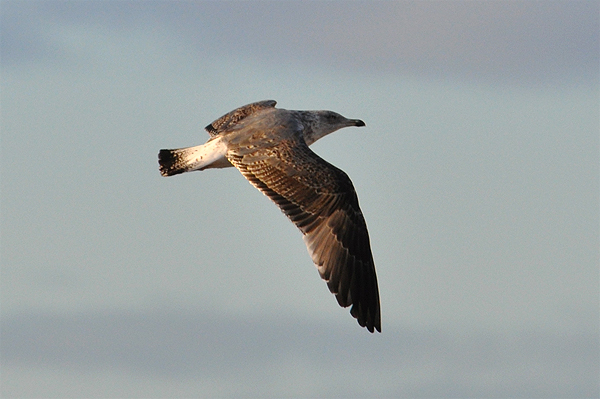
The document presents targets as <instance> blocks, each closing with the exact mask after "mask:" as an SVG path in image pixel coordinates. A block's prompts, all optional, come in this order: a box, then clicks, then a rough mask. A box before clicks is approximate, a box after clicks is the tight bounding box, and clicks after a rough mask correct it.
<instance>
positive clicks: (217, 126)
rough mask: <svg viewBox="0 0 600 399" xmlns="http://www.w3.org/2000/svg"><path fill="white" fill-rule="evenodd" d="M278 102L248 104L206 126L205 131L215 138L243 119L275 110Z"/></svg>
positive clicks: (265, 101) (268, 101)
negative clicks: (264, 111) (270, 109)
mask: <svg viewBox="0 0 600 399" xmlns="http://www.w3.org/2000/svg"><path fill="white" fill-rule="evenodd" d="M276 104H277V101H275V100H264V101H258V102H255V103H252V104H246V105H244V106H242V107H239V108H236V109H234V110H233V111H231V112H228V113H226V114H225V115H223V116H222V117H220V118H219V119H217V120H215V121H214V122H213V123H211V124H210V125H208V126H206V127H205V128H204V129H206V131H207V132H208V133H209V134H210V135H211V137H214V136H216V135H218V134H219V133H221V132H223V131H225V130H227V129H229V128H231V127H232V126H234V125H236V124H237V123H238V122H240V121H241V120H242V119H244V118H246V117H247V116H249V115H252V114H254V113H256V112H258V111H261V110H264V109H269V108H275V105H276Z"/></svg>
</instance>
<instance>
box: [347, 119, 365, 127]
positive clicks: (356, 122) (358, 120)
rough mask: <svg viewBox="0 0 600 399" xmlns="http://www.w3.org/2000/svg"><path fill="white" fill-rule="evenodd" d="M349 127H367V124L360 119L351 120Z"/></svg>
mask: <svg viewBox="0 0 600 399" xmlns="http://www.w3.org/2000/svg"><path fill="white" fill-rule="evenodd" d="M349 122H350V123H349V125H350V126H357V127H358V126H366V125H365V123H364V122H363V121H361V120H360V119H350V121H349Z"/></svg>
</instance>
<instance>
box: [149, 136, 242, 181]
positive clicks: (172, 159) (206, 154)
mask: <svg viewBox="0 0 600 399" xmlns="http://www.w3.org/2000/svg"><path fill="white" fill-rule="evenodd" d="M226 152H227V148H226V147H225V145H224V144H223V142H222V141H221V139H220V138H215V139H211V140H209V141H208V142H207V143H206V144H202V145H198V146H195V147H188V148H177V149H174V150H160V152H159V153H158V169H159V170H160V174H161V175H163V176H173V175H178V174H180V173H185V172H191V171H193V170H204V169H208V168H226V167H229V166H232V165H231V164H230V163H229V161H228V160H227V158H225V153H226Z"/></svg>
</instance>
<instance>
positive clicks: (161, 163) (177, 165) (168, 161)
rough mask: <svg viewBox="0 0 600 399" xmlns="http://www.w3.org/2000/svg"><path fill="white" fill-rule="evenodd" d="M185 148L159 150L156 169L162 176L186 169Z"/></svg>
mask: <svg viewBox="0 0 600 399" xmlns="http://www.w3.org/2000/svg"><path fill="white" fill-rule="evenodd" d="M186 150H187V149H186V148H178V149H175V150H160V151H159V153H158V169H159V170H160V174H161V175H163V176H173V175H178V174H180V173H183V172H187V171H188V162H187V161H186Z"/></svg>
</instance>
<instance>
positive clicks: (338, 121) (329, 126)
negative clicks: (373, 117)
mask: <svg viewBox="0 0 600 399" xmlns="http://www.w3.org/2000/svg"><path fill="white" fill-rule="evenodd" d="M305 115H306V118H303V119H306V120H307V122H308V125H309V126H305V131H304V132H305V134H304V136H305V137H304V139H305V140H306V143H307V144H308V145H311V144H312V143H314V142H315V141H317V140H319V139H320V138H321V137H324V136H327V135H328V134H329V133H333V132H335V131H336V130H338V129H341V128H343V127H348V126H365V123H364V122H363V121H361V120H360V119H348V118H346V117H344V116H342V115H340V114H338V113H337V112H333V111H308V112H307V113H306V114H305Z"/></svg>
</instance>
